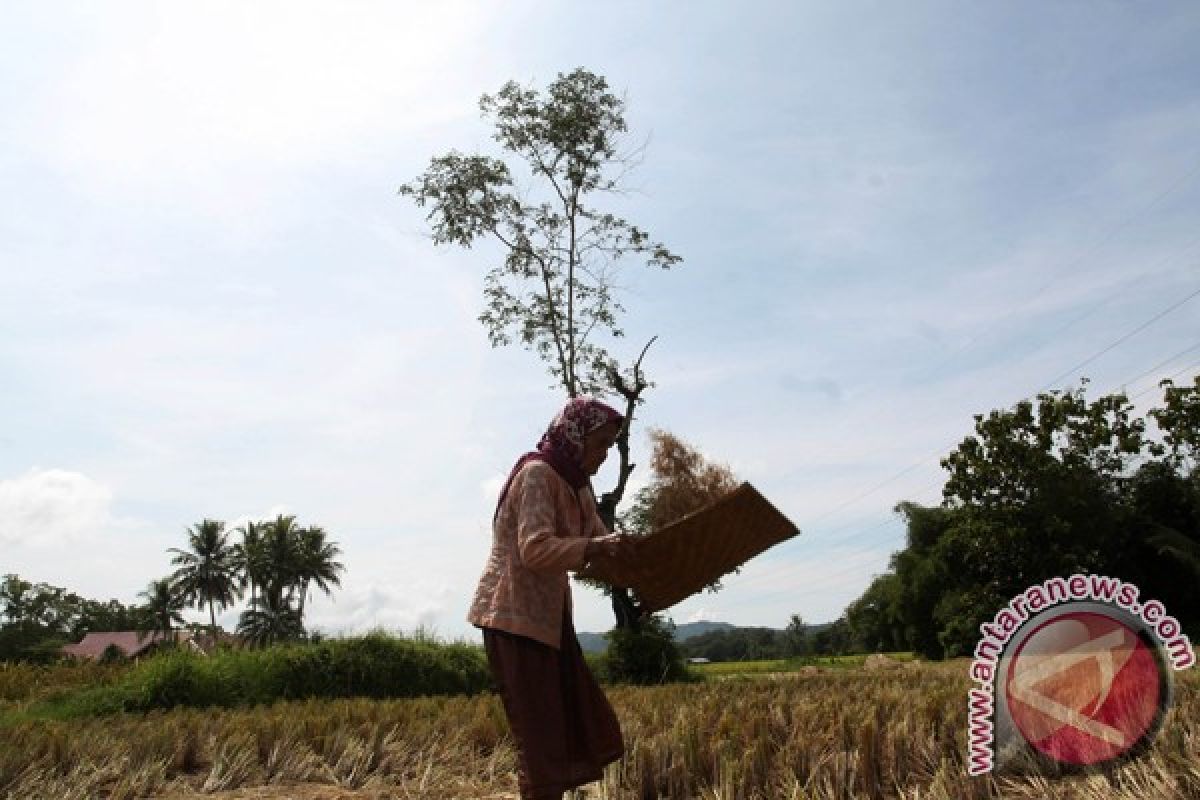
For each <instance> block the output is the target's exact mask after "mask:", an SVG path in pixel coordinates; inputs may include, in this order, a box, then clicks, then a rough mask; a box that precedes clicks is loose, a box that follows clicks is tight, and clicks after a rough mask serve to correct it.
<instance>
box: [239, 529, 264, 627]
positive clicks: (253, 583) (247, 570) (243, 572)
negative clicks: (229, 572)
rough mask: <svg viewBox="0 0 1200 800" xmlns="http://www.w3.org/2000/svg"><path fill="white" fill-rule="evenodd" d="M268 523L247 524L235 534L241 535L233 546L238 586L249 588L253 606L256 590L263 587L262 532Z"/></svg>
mask: <svg viewBox="0 0 1200 800" xmlns="http://www.w3.org/2000/svg"><path fill="white" fill-rule="evenodd" d="M267 524H268V523H265V522H247V523H246V524H245V525H242V526H241V527H239V528H236V529H235V530H236V532H237V533H240V534H241V535H242V541H241V542H240V543H239V544H235V545H234V546H233V552H234V561H235V562H236V565H237V570H238V573H239V581H238V585H239V587H240V588H241V589H243V590H244V589H246V587H247V586H248V587H249V588H250V605H251V606H253V605H254V601H255V598H257V597H258V589H259V587H260V586H262V585H263V579H264V577H265V575H266V566H267V565H266V560H265V558H264V553H263V538H264V531H265V529H266V527H267Z"/></svg>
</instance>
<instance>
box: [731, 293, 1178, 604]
mask: <svg viewBox="0 0 1200 800" xmlns="http://www.w3.org/2000/svg"><path fill="white" fill-rule="evenodd" d="M1197 295H1200V289H1197V290H1196V291H1194V292H1192V294H1190V295H1188V296H1187V297H1185V298H1183V299H1182V300H1180V301H1178V302H1176V303H1175V304H1173V305H1172V306H1170V307H1168V308H1167V309H1166V310H1164V311H1162V312H1160V313H1158V314H1157V315H1155V316H1154V317H1153V318H1151V319H1150V320H1148V321H1147V322H1145V323H1143V324H1141V325H1139V326H1138V327H1137V328H1135V329H1134V330H1132V331H1130V332H1129V333H1128V334H1126V335H1125V336H1123V337H1121V338H1120V339H1118V340H1117V341H1116V342H1114V343H1113V344H1111V345H1109V346H1107V347H1105V348H1104V349H1103V350H1102V351H1101V353H1100V354H1098V355H1097V356H1094V357H1093V358H1091V359H1089V360H1088V361H1089V363H1090V361H1092V360H1095V358H1097V357H1099V355H1102V354H1103V353H1106V352H1108V351H1109V350H1112V349H1113V348H1114V347H1116V346H1117V345H1119V344H1121V343H1123V342H1124V341H1126V340H1128V339H1129V338H1130V337H1132V336H1133V335H1135V334H1137V333H1139V332H1140V331H1141V330H1144V329H1145V328H1146V327H1148V326H1149V325H1151V324H1153V323H1154V322H1156V321H1158V320H1159V319H1161V318H1162V317H1164V316H1166V315H1167V314H1169V313H1170V312H1171V311H1173V310H1175V309H1176V308H1178V307H1179V306H1182V305H1183V304H1184V303H1186V302H1188V301H1189V300H1191V299H1192V298H1194V297H1196V296H1197ZM1196 349H1200V342H1198V343H1196V344H1193V345H1192V346H1190V347H1188V348H1186V349H1184V350H1181V351H1180V352H1178V353H1176V354H1175V355H1173V356H1171V357H1170V358H1168V359H1166V360H1165V361H1163V362H1160V363H1159V364H1158V365H1156V366H1155V367H1152V368H1151V369H1149V370H1146V371H1145V372H1142V373H1141V374H1139V375H1138V376H1136V377H1135V378H1132V379H1130V380H1127V381H1124V382H1122V384H1121V385H1128V384H1129V383H1135V382H1137V381H1139V380H1141V379H1142V378H1144V377H1146V376H1147V375H1150V374H1153V373H1154V372H1156V371H1157V370H1158V369H1160V368H1162V367H1163V366H1165V365H1166V364H1169V363H1171V362H1172V361H1174V360H1176V359H1177V358H1180V357H1181V356H1184V355H1186V354H1188V353H1190V352H1192V351H1194V350H1196ZM1195 366H1200V362H1196V363H1195V364H1191V365H1188V366H1185V367H1184V368H1183V369H1180V370H1179V371H1177V372H1176V373H1174V374H1173V375H1171V376H1170V378H1171V379H1174V378H1176V377H1178V376H1179V375H1182V374H1183V373H1185V372H1187V371H1188V370H1190V369H1192V368H1193V367H1195ZM1076 369H1078V367H1076ZM1073 371H1074V370H1072V372H1073ZM1067 374H1069V373H1067ZM1060 377H1062V376H1060ZM1057 380H1058V379H1057V378H1056V379H1055V381H1057ZM1055 381H1051V383H1052V384H1053V383H1054V382H1055ZM1156 388H1158V387H1157V386H1156V385H1155V386H1150V387H1148V388H1146V389H1144V390H1143V391H1141V392H1139V393H1138V394H1136V395H1134V396H1132V397H1130V398H1129V399H1130V400H1134V399H1136V398H1138V397H1141V396H1142V395H1145V394H1147V393H1149V392H1151V391H1153V390H1154V389H1156ZM1109 393H1111V392H1109ZM1022 399H1027V398H1022ZM942 452H945V448H942V449H940V450H938V451H937V455H938V457H939V460H940V454H941V453H942ZM928 461H929V458H924V459H922V460H920V461H917V462H915V463H913V464H911V465H909V466H908V467H906V468H905V469H903V470H901V471H900V472H899V473H896V474H895V475H893V476H892V477H890V478H888V479H886V480H884V481H881V482H880V483H878V484H876V485H874V486H873V487H871V488H870V489H869V490H867V491H866V492H864V493H861V494H859V495H857V496H855V497H853V498H851V499H850V500H848V501H846V502H844V503H841V504H839V505H838V506H836V507H834V508H833V509H830V510H829V511H827V512H825V513H823V514H822V515H820V516H819V517H817V518H816V519H814V520H813V521H814V522H815V521H817V520H820V519H824V518H827V517H829V516H830V515H832V514H833V513H836V512H837V511H839V510H841V509H843V508H846V507H848V506H850V505H853V504H854V503H857V502H858V501H860V500H862V499H864V498H866V497H868V496H870V495H871V494H874V493H875V492H876V491H878V490H879V489H881V488H883V487H884V486H887V485H888V484H890V483H892V482H894V481H896V480H898V479H900V478H901V477H903V476H904V475H906V474H908V473H910V472H912V471H913V470H914V469H916V468H918V467H921V466H924V465H926V464H928ZM944 483H945V482H944V481H943V480H939V481H938V482H935V483H932V484H929V485H927V486H926V487H925V488H924V489H922V490H921V493H924V492H926V491H929V490H931V489H934V488H937V487H938V486H939V485H940V484H944ZM893 524H895V520H894V519H892V518H889V519H887V520H885V521H884V522H881V523H879V524H877V525H874V526H871V527H869V528H865V529H862V530H859V531H856V532H855V533H854V534H852V535H851V536H848V537H845V538H843V539H841V540H840V541H839V544H845V543H847V542H850V541H852V540H856V539H862V538H863V537H865V536H867V535H868V534H871V533H874V532H875V531H877V530H880V529H882V528H884V527H887V526H889V525H893ZM855 527H857V525H855V524H850V525H844V526H840V527H838V528H834V529H832V530H831V531H827V532H826V533H836V532H838V531H840V530H846V529H848V528H855ZM874 540H875V537H871V538H870V539H869V540H867V541H869V542H871V543H875V542H874ZM796 541H797V542H799V541H800V540H798V539H797V540H796ZM880 541H882V540H880ZM857 570H858V567H857V566H855V567H851V568H849V569H848V570H837V571H834V572H832V573H827V574H826V575H825V576H823V577H840V576H841V575H845V574H850V573H852V572H856V571H857ZM790 571H792V568H791V567H788V566H786V565H780V566H779V567H776V568H774V569H772V570H770V571H768V572H765V573H763V574H761V575H757V576H755V581H756V582H758V581H762V580H764V579H773V578H776V577H779V576H781V575H784V574H786V573H787V572H790ZM782 591H783V590H780V591H776V592H769V593H767V596H771V595H774V594H779V593H782ZM814 591H815V590H814ZM812 593H814V592H808V593H807V594H812ZM726 605H727V606H729V605H732V606H734V607H736V606H738V605H745V602H743V603H733V604H726Z"/></svg>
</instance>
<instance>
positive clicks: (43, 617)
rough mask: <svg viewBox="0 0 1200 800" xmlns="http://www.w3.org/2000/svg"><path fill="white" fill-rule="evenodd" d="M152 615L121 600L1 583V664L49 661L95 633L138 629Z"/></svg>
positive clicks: (9, 580)
mask: <svg viewBox="0 0 1200 800" xmlns="http://www.w3.org/2000/svg"><path fill="white" fill-rule="evenodd" d="M145 623H146V612H145V610H144V609H142V608H140V607H138V606H126V605H124V604H122V603H121V602H119V601H117V600H108V601H103V602H102V601H97V600H90V599H87V598H84V597H81V596H79V595H78V594H76V593H74V592H71V591H68V590H67V589H64V588H62V587H58V586H51V585H50V584H46V583H33V582H31V581H27V580H24V579H23V578H21V577H20V576H18V575H12V574H9V575H5V576H4V577H3V579H0V661H32V662H48V661H54V660H55V659H57V658H59V657H60V648H61V647H62V646H63V645H64V644H67V643H69V642H73V641H78V640H79V639H80V638H82V637H83V635H84V634H85V633H88V632H90V631H128V630H138V629H140V628H142V627H143V626H144V625H145Z"/></svg>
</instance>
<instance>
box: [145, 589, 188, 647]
mask: <svg viewBox="0 0 1200 800" xmlns="http://www.w3.org/2000/svg"><path fill="white" fill-rule="evenodd" d="M138 597H141V598H143V599H144V600H145V601H146V603H145V605H144V606H143V607H142V609H143V610H144V611H145V612H146V616H145V617H144V618H143V620H144V621H143V622H141V623H140V624H139V630H138V638H139V639H144V638H146V637H147V636H150V635H154V634H162V635H163V636H164V637H166V638H168V639H170V640H171V641H172V642H173V641H175V629H176V627H183V615H182V614H180V613H179V612H180V611H181V610H183V607H184V601H183V598H181V597H180V596H179V593H178V592H177V591H176V590H175V586H174V584H173V583H172V581H171V579H170V578H163V579H162V580H157V581H150V585H149V586H147V587H146V590H145V591H143V592H138Z"/></svg>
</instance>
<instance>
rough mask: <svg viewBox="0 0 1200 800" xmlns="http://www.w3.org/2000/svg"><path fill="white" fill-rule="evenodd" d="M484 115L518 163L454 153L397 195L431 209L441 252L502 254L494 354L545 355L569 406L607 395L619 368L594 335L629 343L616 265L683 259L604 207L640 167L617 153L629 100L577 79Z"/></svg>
mask: <svg viewBox="0 0 1200 800" xmlns="http://www.w3.org/2000/svg"><path fill="white" fill-rule="evenodd" d="M479 108H480V111H481V112H482V113H483V115H484V117H485V118H488V119H490V120H491V122H492V123H493V126H494V133H493V138H494V139H495V141H496V142H497V144H499V146H500V148H501V150H502V152H503V154H504V156H505V157H506V158H508V159H509V161H505V160H502V159H499V158H494V157H491V156H487V155H481V154H474V155H464V154H462V153H459V152H456V151H451V152H450V153H447V154H445V155H441V156H436V157H434V158H433V159H432V160H431V161H430V163H429V167H428V168H427V169H426V171H425V172H424V173H422V174H421V175H420V176H418V177H417V178H416V179H415V180H413V181H411V182H409V183H407V184H404V185H403V186H401V187H400V194H402V195H404V196H406V197H409V198H411V199H412V201H413V202H414V203H416V205H417V206H419V207H421V208H426V209H428V216H427V219H428V221H429V224H430V227H431V231H432V238H433V241H434V243H435V244H451V245H459V246H461V247H471V246H472V245H474V244H476V243H477V242H478V241H479V240H489V241H491V242H493V243H495V244H497V245H498V246H499V248H500V253H501V257H500V260H499V263H498V264H496V265H495V266H493V267H492V268H491V269H490V270H489V271H488V272H487V275H486V277H485V283H484V300H485V307H484V311H483V313H482V314H481V315H480V317H479V319H480V321H481V322H482V323H483V324H484V327H485V328H486V329H487V333H488V338H489V339H490V341H491V343H492V345H493V346H501V345H509V344H512V343H514V342H519V343H520V344H521V345H522V346H523V347H525V348H526V349H529V350H532V351H533V352H535V353H537V355H538V357H539V358H540V359H541V360H542V361H544V362H545V363H546V365H547V367H548V369H549V372H550V374H551V376H552V377H553V378H554V380H555V383H556V384H559V385H561V386H562V387H563V388H564V389H565V390H566V392H567V394H568V395H569V396H571V397H574V396H575V395H577V394H579V393H581V392H594V393H603V392H605V391H606V390H607V389H609V388H612V387H611V386H610V383H611V381H610V371H611V370H612V369H613V368H614V364H615V362H614V360H613V359H612V357H611V356H610V355H609V353H608V351H607V349H606V347H605V346H604V344H603V343H601V342H599V341H598V340H597V338H596V336H597V335H598V334H608V335H609V336H610V337H620V336H621V335H623V331H622V329H621V327H620V324H619V315H620V313H621V312H622V311H623V310H624V309H623V308H622V307H621V305H620V303H619V302H618V300H617V299H616V296H615V291H614V290H615V288H616V287H615V284H614V280H613V279H614V275H615V272H614V267H615V265H616V263H617V262H618V261H619V260H620V259H621V258H623V257H625V256H634V257H637V258H639V259H642V260H644V261H645V263H647V264H648V265H651V266H657V267H662V268H669V267H671V266H673V265H675V264H678V263H679V262H680V260H681V259H680V258H679V256H676V255H675V254H674V253H672V252H671V251H670V250H668V249H667V248H666V247H665V246H664V245H663V244H661V243H659V242H655V241H652V239H651V237H650V235H649V234H648V233H646V232H645V231H644V230H642V229H641V228H639V227H638V226H637V225H634V224H632V223H630V222H628V221H627V220H625V219H622V218H621V217H619V216H616V215H615V214H613V213H611V212H609V211H607V210H605V209H603V208H602V207H600V205H598V204H597V203H596V201H597V200H598V199H599V198H601V197H604V196H606V195H607V196H611V195H612V194H613V193H615V192H618V191H619V190H620V189H621V182H622V179H623V178H624V176H625V173H626V171H627V170H628V168H629V167H630V165H631V163H630V157H629V156H628V155H626V154H623V153H622V152H621V150H620V147H621V144H622V138H623V135H624V134H625V133H626V123H625V101H624V100H623V99H622V98H620V97H618V96H617V95H615V94H613V93H612V92H611V91H610V90H609V87H608V83H607V81H606V80H605V79H604V78H603V77H601V76H599V75H596V74H594V73H592V72H589V71H588V70H586V69H582V68H580V69H576V70H574V71H573V72H571V73H568V74H565V75H564V74H560V75H559V76H558V78H557V79H556V80H555V81H553V82H552V83H550V85H549V86H547V87H546V90H545V92H540V91H538V90H537V89H534V88H528V87H523V86H521V85H520V84H518V83H516V82H512V81H510V82H508V83H506V84H505V85H504V86H503V87H502V88H501V89H500V91H499V92H497V93H496V94H494V95H487V94H485V95H484V96H483V97H482V98H481V99H480V101H479ZM510 161H511V162H512V164H513V166H510V163H509V162H510Z"/></svg>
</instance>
